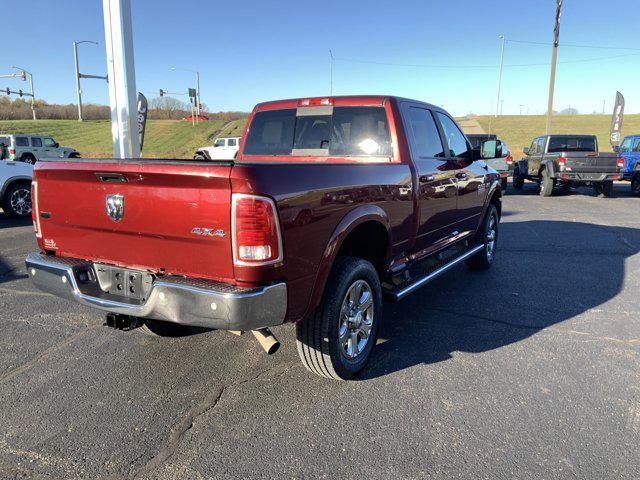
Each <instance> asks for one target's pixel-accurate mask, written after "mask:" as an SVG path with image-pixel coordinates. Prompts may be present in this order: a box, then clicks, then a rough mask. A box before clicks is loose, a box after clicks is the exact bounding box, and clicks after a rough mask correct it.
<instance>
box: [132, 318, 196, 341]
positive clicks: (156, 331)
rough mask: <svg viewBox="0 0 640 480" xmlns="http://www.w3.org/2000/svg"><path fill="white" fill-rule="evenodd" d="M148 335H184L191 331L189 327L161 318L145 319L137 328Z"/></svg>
mask: <svg viewBox="0 0 640 480" xmlns="http://www.w3.org/2000/svg"><path fill="white" fill-rule="evenodd" d="M137 330H139V331H140V332H142V333H144V334H145V335H149V336H150V337H184V336H185V335H188V334H189V333H190V332H191V327H189V326H187V325H180V324H177V323H171V322H163V321H161V320H149V319H145V320H144V321H141V325H140V326H139V327H138V328H137Z"/></svg>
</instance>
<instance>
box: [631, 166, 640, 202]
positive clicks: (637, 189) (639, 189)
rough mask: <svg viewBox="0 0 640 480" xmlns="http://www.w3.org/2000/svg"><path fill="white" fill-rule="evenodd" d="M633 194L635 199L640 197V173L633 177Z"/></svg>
mask: <svg viewBox="0 0 640 480" xmlns="http://www.w3.org/2000/svg"><path fill="white" fill-rule="evenodd" d="M631 193H632V194H633V196H634V197H640V172H637V173H634V174H633V177H631Z"/></svg>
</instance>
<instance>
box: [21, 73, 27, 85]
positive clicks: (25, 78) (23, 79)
mask: <svg viewBox="0 0 640 480" xmlns="http://www.w3.org/2000/svg"><path fill="white" fill-rule="evenodd" d="M20 78H21V79H22V81H23V82H24V81H26V80H27V72H25V71H24V70H22V73H21V74H20Z"/></svg>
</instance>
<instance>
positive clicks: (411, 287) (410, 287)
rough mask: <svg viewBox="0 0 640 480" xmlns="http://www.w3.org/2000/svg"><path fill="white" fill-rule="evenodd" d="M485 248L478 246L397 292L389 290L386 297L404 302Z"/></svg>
mask: <svg viewBox="0 0 640 480" xmlns="http://www.w3.org/2000/svg"><path fill="white" fill-rule="evenodd" d="M483 248H484V244H482V245H478V246H476V247H473V248H472V249H470V250H468V251H466V252H465V253H463V254H462V255H460V256H459V257H456V258H454V259H453V260H451V261H450V262H449V263H446V264H445V265H443V266H441V267H440V268H438V269H436V270H434V271H433V272H431V273H429V274H427V275H425V276H423V277H418V278H417V279H416V280H414V281H413V282H412V283H410V284H409V285H407V286H405V287H401V288H399V289H397V290H389V291H387V292H385V295H387V296H389V297H391V299H392V300H395V301H398V300H402V299H403V298H404V297H406V296H407V295H409V294H410V293H413V292H414V291H416V290H417V289H418V288H420V287H424V286H425V285H426V284H427V283H429V282H431V281H432V280H434V279H436V278H437V277H439V276H440V275H442V274H443V273H444V272H446V271H447V270H449V269H451V268H453V267H454V266H456V265H457V264H459V263H460V262H463V261H464V260H466V259H467V258H469V257H472V256H473V255H475V254H476V253H478V252H479V251H480V250H482V249H483Z"/></svg>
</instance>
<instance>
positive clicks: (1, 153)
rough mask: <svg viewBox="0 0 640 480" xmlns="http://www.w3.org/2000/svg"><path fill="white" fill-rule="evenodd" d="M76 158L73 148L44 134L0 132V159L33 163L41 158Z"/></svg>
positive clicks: (77, 155) (76, 154)
mask: <svg viewBox="0 0 640 480" xmlns="http://www.w3.org/2000/svg"><path fill="white" fill-rule="evenodd" d="M51 157H58V158H78V157H80V154H79V153H78V152H77V151H76V150H75V149H73V148H70V147H61V146H60V144H59V143H58V142H56V141H55V140H54V139H53V138H51V137H49V136H46V135H27V134H25V135H8V134H2V133H0V159H5V160H18V161H20V162H25V163H30V164H32V165H33V164H34V163H36V161H38V160H40V159H41V158H51Z"/></svg>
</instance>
